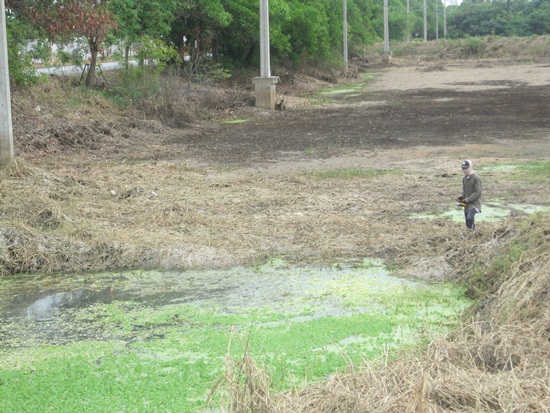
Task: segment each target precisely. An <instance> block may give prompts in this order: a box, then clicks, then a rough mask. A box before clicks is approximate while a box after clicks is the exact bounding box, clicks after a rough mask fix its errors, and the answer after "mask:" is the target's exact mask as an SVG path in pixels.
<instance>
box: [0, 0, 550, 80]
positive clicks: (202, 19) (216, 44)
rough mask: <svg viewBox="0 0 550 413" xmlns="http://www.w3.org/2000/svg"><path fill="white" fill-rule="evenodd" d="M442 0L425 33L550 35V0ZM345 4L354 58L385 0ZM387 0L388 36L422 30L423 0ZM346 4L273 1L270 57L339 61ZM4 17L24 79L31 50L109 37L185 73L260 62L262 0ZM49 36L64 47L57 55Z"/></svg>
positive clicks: (11, 12) (31, 9) (41, 2)
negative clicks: (208, 64)
mask: <svg viewBox="0 0 550 413" xmlns="http://www.w3.org/2000/svg"><path fill="white" fill-rule="evenodd" d="M451 1H452V0H451ZM446 3H447V1H446V2H445V4H444V2H443V1H442V0H435V1H434V0H428V1H427V2H426V17H427V25H426V29H427V38H428V40H434V39H436V38H439V39H441V38H443V37H447V38H462V37H469V36H486V35H498V36H531V35H542V34H550V0H493V1H486V2H485V1H479V0H465V1H463V2H462V3H461V4H460V5H457V4H456V1H455V2H454V4H446ZM346 4H347V22H348V27H347V36H348V48H349V55H350V56H351V57H353V56H356V55H361V54H362V52H363V50H364V47H365V46H367V45H371V44H373V43H375V42H377V41H379V40H380V39H382V38H383V26H384V24H383V0H347V1H346ZM388 5H389V31H390V39H391V40H393V41H401V40H406V39H411V38H415V37H416V38H423V33H424V1H423V0H408V1H407V0H388ZM407 8H408V10H407ZM343 12H344V10H343V0H270V1H269V16H270V20H269V24H270V45H271V60H272V62H273V63H275V64H284V65H290V66H300V65H304V64H319V63H323V64H332V65H337V64H340V63H341V56H342V47H343V34H344V28H343ZM6 16H7V19H6V20H7V29H8V31H7V32H8V42H9V47H8V49H9V58H10V70H11V72H12V73H14V76H15V77H16V80H17V82H18V83H23V84H24V83H25V82H28V81H30V80H31V78H30V77H29V78H26V77H25V74H26V73H28V72H27V71H25V68H29V67H31V66H30V63H31V62H32V61H33V59H34V60H35V61H36V59H39V60H40V61H45V62H59V61H60V62H61V63H65V64H66V63H74V64H83V63H85V61H84V60H85V57H87V56H91V59H90V60H91V61H92V63H93V64H95V59H96V58H102V57H105V53H103V51H104V50H113V48H110V46H113V45H116V46H118V47H117V48H114V49H115V50H120V51H121V52H119V54H120V56H119V58H120V59H123V58H126V59H127V58H128V55H129V52H130V51H131V50H137V51H138V52H137V56H138V58H139V59H141V60H142V61H149V62H163V64H165V65H174V64H175V65H180V66H185V67H187V69H188V70H187V73H196V72H198V71H199V70H200V67H201V64H200V63H201V62H203V61H204V60H206V59H207V60H208V61H209V62H216V63H217V64H219V65H221V66H222V67H224V68H225V69H229V70H232V69H235V68H251V67H257V66H259V61H260V50H259V0H193V1H181V0H64V1H62V2H60V1H57V0H24V1H23V0H6ZM29 42H32V44H33V45H34V46H33V47H32V48H30V49H29V48H28V47H27V45H28V44H29ZM78 42H80V44H81V47H80V48H79V47H71V49H70V52H66V51H65V50H67V48H66V47H63V45H67V44H71V45H74V44H75V43H78ZM52 44H56V45H58V46H60V47H57V48H56V50H62V51H63V52H62V53H61V54H60V55H53V53H52ZM109 48H110V49H109ZM109 57H110V58H113V57H115V58H116V56H109ZM17 76H19V77H17Z"/></svg>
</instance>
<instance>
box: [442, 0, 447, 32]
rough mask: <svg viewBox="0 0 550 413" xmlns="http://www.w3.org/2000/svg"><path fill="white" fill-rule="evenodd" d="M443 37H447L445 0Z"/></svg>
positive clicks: (444, 5) (444, 6) (445, 7)
mask: <svg viewBox="0 0 550 413" xmlns="http://www.w3.org/2000/svg"><path fill="white" fill-rule="evenodd" d="M443 37H444V38H445V39H446V38H447V5H446V4H445V0H443Z"/></svg>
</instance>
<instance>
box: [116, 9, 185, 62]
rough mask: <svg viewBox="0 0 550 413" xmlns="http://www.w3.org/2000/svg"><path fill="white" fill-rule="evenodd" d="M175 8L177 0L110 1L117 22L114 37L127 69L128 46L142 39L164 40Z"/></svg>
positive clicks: (168, 31)
mask: <svg viewBox="0 0 550 413" xmlns="http://www.w3.org/2000/svg"><path fill="white" fill-rule="evenodd" d="M177 8H178V1H177V0H110V1H109V10H110V11H111V12H112V13H113V14H114V16H115V19H116V21H117V23H118V26H117V30H116V31H115V32H114V35H115V36H116V37H117V38H118V39H120V41H121V42H122V44H123V47H124V58H125V61H126V66H128V59H129V53H130V49H131V47H132V46H133V45H134V44H136V43H138V42H141V41H142V40H143V39H144V38H148V39H151V38H159V39H167V37H168V35H169V34H170V30H171V23H172V21H173V20H174V19H175V13H176V10H177Z"/></svg>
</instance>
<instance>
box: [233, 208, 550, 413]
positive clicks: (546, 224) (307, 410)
mask: <svg viewBox="0 0 550 413" xmlns="http://www.w3.org/2000/svg"><path fill="white" fill-rule="evenodd" d="M535 221H536V222H534V223H533V224H532V225H531V227H530V228H529V229H527V230H524V231H523V232H522V233H521V234H519V237H520V238H523V239H532V238H533V235H537V234H542V235H543V238H542V241H541V238H539V237H536V239H537V240H538V241H537V244H538V245H537V246H538V247H539V248H530V249H528V250H527V251H526V253H525V255H524V256H523V257H522V260H521V261H520V262H518V263H517V265H515V266H514V267H513V268H512V269H511V271H510V273H509V274H508V276H507V277H506V280H505V281H504V282H503V283H502V284H501V285H499V286H498V291H497V294H492V293H491V292H488V296H487V298H486V299H485V300H484V301H483V306H482V307H480V308H479V309H478V311H477V313H476V314H475V315H474V316H473V317H472V319H471V320H469V321H466V322H465V323H464V325H463V326H462V327H461V328H460V329H459V330H458V331H456V332H455V333H454V334H453V335H452V336H450V337H448V338H447V339H444V338H441V339H439V340H437V341H434V342H432V343H431V344H430V345H429V346H428V348H427V349H426V350H425V352H424V353H423V354H422V353H418V352H414V353H411V352H408V353H404V354H401V355H400V357H398V358H397V361H388V359H386V360H385V361H382V362H381V361H374V362H368V363H366V365H365V366H357V367H355V368H354V369H353V370H354V371H350V372H349V373H347V374H340V375H334V376H332V377H331V378H330V379H329V380H327V381H326V382H324V383H321V384H319V385H314V386H310V387H308V388H305V389H302V390H299V391H292V392H288V393H285V394H276V395H269V380H268V379H267V378H264V379H263V380H262V381H261V383H262V384H263V385H264V386H265V387H264V388H263V389H260V390H258V389H256V390H255V391H254V392H253V393H251V392H249V391H248V390H247V389H246V388H245V387H241V388H237V389H235V388H233V391H231V392H230V394H229V397H230V400H231V402H230V405H229V406H228V408H227V410H225V411H227V412H245V411H246V412H270V413H290V412H292V413H329V412H330V413H340V412H341V413H350V412H403V413H413V412H414V413H418V412H451V411H452V412H517V413H520V412H522V413H523V412H540V413H543V412H549V411H550V381H549V366H548V361H549V360H550V345H549V340H550V304H549V303H550V301H549V300H548V294H549V291H550V275H549V271H548V269H547V268H545V267H546V265H547V263H548V252H547V251H548V250H549V249H548V247H549V246H550V242H549V241H550V240H549V236H548V235H549V234H550V217H548V216H546V217H545V216H541V217H538V218H537V219H536V220H535ZM540 248H542V249H544V250H546V253H543V254H538V253H537V251H538V250H540ZM533 251H534V252H533ZM522 269H523V270H522ZM245 357H246V359H243V362H242V364H240V365H241V366H242V368H243V369H244V368H247V366H250V365H251V364H252V363H253V362H252V361H250V360H249V359H248V358H249V356H248V355H246V356H245ZM388 358H389V357H388ZM231 369H233V370H235V369H238V367H236V366H235V365H232V366H231ZM254 374H257V373H256V372H255V373H254ZM259 395H261V399H262V400H269V402H270V404H272V406H271V407H269V406H267V405H263V406H262V409H259V410H255V409H254V408H252V407H250V406H253V403H252V404H251V402H250V399H251V398H252V399H253V398H254V397H258V396H259ZM243 399H245V400H247V401H248V402H247V403H248V404H247V406H249V407H250V409H249V410H239V409H234V407H233V406H235V405H239V406H240V405H241V404H240V400H243Z"/></svg>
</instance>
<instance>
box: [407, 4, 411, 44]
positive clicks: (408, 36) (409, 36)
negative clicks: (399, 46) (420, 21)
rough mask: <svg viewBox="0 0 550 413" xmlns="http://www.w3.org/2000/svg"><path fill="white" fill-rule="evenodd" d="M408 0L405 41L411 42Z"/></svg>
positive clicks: (408, 5)
mask: <svg viewBox="0 0 550 413" xmlns="http://www.w3.org/2000/svg"><path fill="white" fill-rule="evenodd" d="M409 3H410V0H407V41H408V42H410V41H411V28H410V25H409V12H410V4H409Z"/></svg>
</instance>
